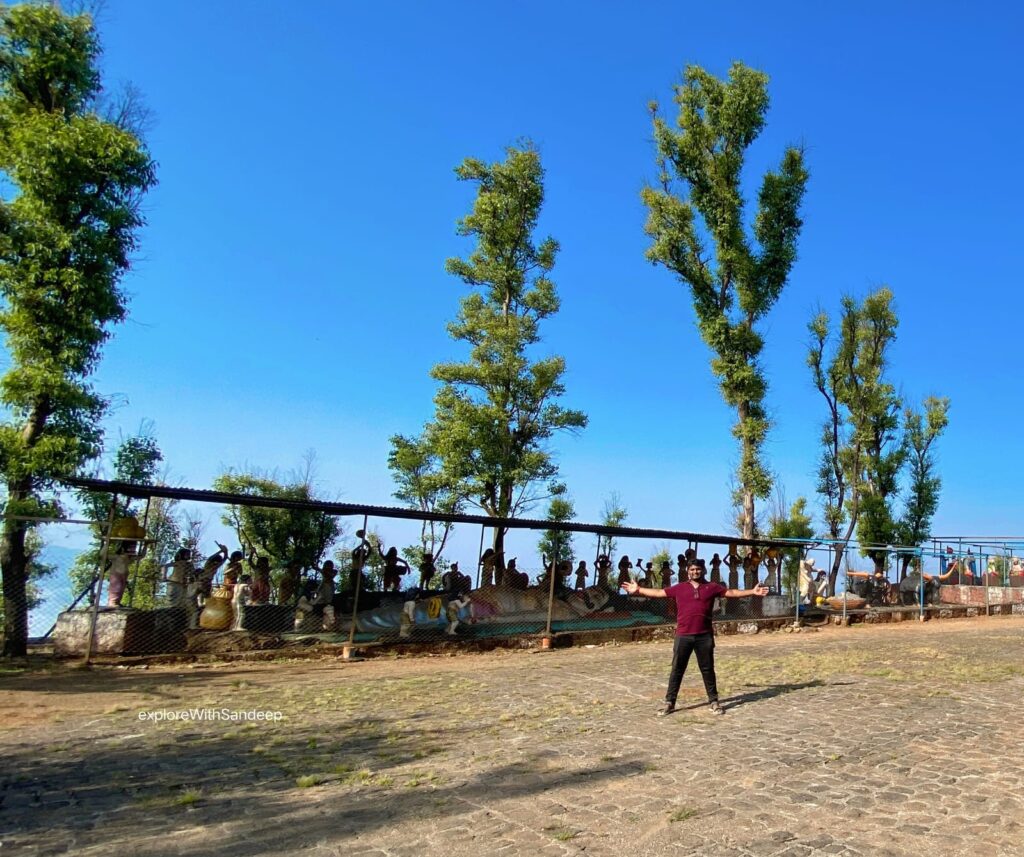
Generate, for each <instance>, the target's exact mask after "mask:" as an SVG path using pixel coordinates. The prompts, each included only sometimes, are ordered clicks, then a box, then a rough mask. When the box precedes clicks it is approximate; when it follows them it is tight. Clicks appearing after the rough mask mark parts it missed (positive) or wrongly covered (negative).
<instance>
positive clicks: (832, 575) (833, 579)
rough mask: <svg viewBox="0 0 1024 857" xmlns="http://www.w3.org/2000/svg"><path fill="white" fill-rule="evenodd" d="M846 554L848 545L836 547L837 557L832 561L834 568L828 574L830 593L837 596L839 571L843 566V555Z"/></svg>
mask: <svg viewBox="0 0 1024 857" xmlns="http://www.w3.org/2000/svg"><path fill="white" fill-rule="evenodd" d="M845 553H846V545H842V546H839V545H836V555H835V558H834V559H833V560H832V568H831V570H830V571H829V573H828V591H829V592H830V593H832V594H833V595H835V594H836V592H837V590H836V583H837V582H838V581H839V569H840V568H841V567H842V565H843V555H844V554H845Z"/></svg>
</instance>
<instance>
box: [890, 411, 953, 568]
mask: <svg viewBox="0 0 1024 857" xmlns="http://www.w3.org/2000/svg"><path fill="white" fill-rule="evenodd" d="M948 425H949V399H948V398H945V397H942V398H940V397H938V396H929V397H928V398H926V399H925V400H924V414H922V413H921V412H920V411H918V410H916V409H914V408H906V409H905V410H904V411H903V433H904V438H905V439H906V452H907V467H908V470H909V473H908V481H909V485H908V486H907V487H908V492H907V499H906V503H905V505H904V509H903V515H902V516H901V518H900V520H899V523H898V525H897V532H898V539H899V542H900V544H901V545H904V546H908V547H916V546H918V545H920V544H921V542H923V541H924V540H925V539H927V538H928V536H929V535H930V534H931V524H932V517H933V516H934V515H935V512H936V510H937V509H938V507H939V490H940V489H941V488H942V479H941V478H940V477H939V475H938V473H937V472H936V469H935V456H934V451H933V447H934V445H935V441H936V440H938V439H939V437H940V436H941V435H942V433H943V432H944V431H945V430H946V426H948ZM912 558H913V554H912V553H903V554H901V568H900V579H901V580H902V579H903V578H904V577H906V574H907V566H909V565H910V561H911V559H912Z"/></svg>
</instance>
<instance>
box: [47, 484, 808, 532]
mask: <svg viewBox="0 0 1024 857" xmlns="http://www.w3.org/2000/svg"><path fill="white" fill-rule="evenodd" d="M62 481H63V482H64V483H65V484H67V485H70V486H72V487H73V488H81V489H84V490H86V491H102V492H104V493H107V494H120V495H123V496H125V497H136V498H139V499H145V498H146V497H164V498H166V499H168V500H192V501H195V502H198V503H217V504H220V505H223V506H258V507H262V508H265V509H295V510H299V511H306V512H324V513H326V514H328V515H337V516H339V517H341V516H347V515H357V516H358V515H366V516H368V517H371V518H401V519H405V520H413V521H444V522H451V523H453V524H478V525H482V526H485V527H506V528H508V529H512V530H514V529H521V530H555V531H558V532H567V533H595V534H596V533H600V534H602V535H608V536H614V537H616V538H624V539H637V538H650V539H669V540H672V541H687V542H696V543H698V544H708V545H728V544H734V545H744V546H748V545H761V546H768V545H774V546H777V547H787V546H788V547H792V546H793V545H794V544H801V542H796V541H790V540H786V541H776V540H773V539H749V540H748V539H741V538H739V537H738V536H723V535H718V534H714V533H693V532H687V531H685V530H666V529H654V528H650V527H608V526H605V525H603V524H584V523H580V522H577V521H544V520H538V519H534V518H491V517H488V516H487V515H462V514H459V515H446V514H441V513H433V514H432V513H427V512H422V511H420V510H419V509H407V508H403V507H401V506H370V505H367V504H365V503H336V502H327V501H324V500H290V499H287V498H283V497H263V496H259V495H255V494H231V493H228V492H226V491H211V490H207V489H201V488H174V487H171V486H169V485H138V484H134V483H131V482H117V481H111V480H106V479H84V478H68V479H64V480H62ZM806 544H812V542H806Z"/></svg>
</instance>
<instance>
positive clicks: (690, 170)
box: [641, 63, 808, 538]
mask: <svg viewBox="0 0 1024 857" xmlns="http://www.w3.org/2000/svg"><path fill="white" fill-rule="evenodd" d="M675 100H676V103H677V104H678V106H679V116H678V119H677V122H676V124H677V126H678V129H679V130H674V129H673V128H671V127H670V126H669V125H668V123H667V122H665V120H664V119H662V118H661V117H660V116H658V113H657V110H658V108H657V105H656V104H655V105H652V108H651V113H652V118H653V122H654V139H655V145H656V148H657V164H658V169H659V181H660V186H659V187H646V188H644V190H643V191H642V194H641V195H642V199H643V201H644V204H645V205H646V206H647V208H648V212H649V214H648V219H647V223H646V225H645V227H644V228H645V230H646V232H647V234H648V235H649V236H650V237H651V239H652V244H651V246H650V247H649V248H648V250H647V258H648V259H649V260H650V261H651V262H654V263H656V264H662V265H664V266H665V267H667V268H668V269H669V270H671V271H673V272H674V273H675V274H676V275H677V276H678V277H679V279H680V280H682V281H683V282H684V283H686V284H687V285H688V286H689V288H690V293H691V296H692V298H693V305H694V310H695V311H696V315H697V326H698V328H699V330H700V334H701V337H702V338H703V340H704V342H705V343H706V344H707V345H708V347H709V348H710V349H711V350H712V352H713V353H714V357H713V358H712V361H711V369H712V372H713V373H714V375H715V377H716V378H717V379H718V382H719V387H720V389H721V392H722V396H723V398H724V399H725V401H726V403H727V404H729V405H730V406H732V407H734V408H735V409H736V413H737V417H738V419H737V422H736V424H735V425H734V426H733V430H732V431H733V435H734V436H735V437H736V439H737V440H738V441H739V444H740V461H739V467H738V471H737V481H738V483H739V491H740V492H741V496H742V502H743V507H744V526H743V535H744V536H745V537H747V538H750V537H752V535H753V529H754V498H756V497H760V498H763V497H766V496H768V493H769V490H770V487H771V482H770V476H769V473H768V471H767V469H766V468H765V466H764V463H763V462H762V460H761V448H762V446H763V444H764V440H765V437H766V436H767V434H768V429H769V425H770V422H769V419H768V414H767V411H766V410H765V406H764V399H765V393H766V390H767V381H766V379H765V376H764V372H763V370H762V368H761V365H760V362H759V357H760V354H761V350H762V348H763V346H764V340H763V337H762V336H761V334H760V333H759V332H758V330H757V323H758V322H759V321H761V320H762V319H763V318H764V316H765V315H766V314H767V313H768V311H769V310H770V309H771V307H772V306H773V305H774V304H775V302H776V300H777V299H778V297H779V294H780V293H781V291H782V288H783V287H784V285H785V283H786V279H787V278H788V276H789V271H790V269H791V268H792V266H793V262H794V261H795V260H796V244H797V238H798V237H799V234H800V228H801V226H802V222H801V220H800V217H799V210H800V203H801V200H802V199H803V195H804V188H805V186H806V183H807V178H808V176H807V171H806V170H805V168H804V163H803V154H802V152H801V151H800V150H799V149H796V148H790V149H787V150H786V152H785V154H784V155H783V157H782V162H781V165H780V167H779V169H778V171H769V172H767V173H766V174H765V176H764V178H763V179H762V182H761V189H760V192H759V193H758V206H757V212H756V214H755V216H754V220H753V229H752V230H749V231H750V232H751V234H750V235H748V229H747V227H746V226H745V222H744V220H745V200H744V196H743V192H742V189H741V186H740V185H741V179H742V171H743V164H744V157H745V151H746V149H747V148H748V147H749V146H750V145H751V144H752V143H753V142H754V140H755V139H756V138H757V137H758V135H759V134H760V132H761V130H762V129H763V127H764V121H765V115H766V113H767V110H768V77H767V75H765V74H763V73H762V72H759V71H755V70H753V69H750V68H748V67H747V66H745V65H743V64H742V63H735V64H734V65H733V66H732V68H731V69H730V70H729V78H728V80H727V81H722V80H719V79H718V78H715V77H714V76H712V75H710V74H708V73H707V72H706V71H704V70H703V69H701V68H699V67H697V66H688V67H687V68H686V71H685V72H684V74H683V82H682V84H681V85H679V86H677V87H676V98H675ZM676 182H678V183H679V187H678V189H677V186H676V184H675V183H676ZM709 244H710V245H711V247H712V248H713V252H712V253H709V251H708V249H707V248H708V245H709ZM712 255H713V257H714V261H713V262H712V259H711V256H712Z"/></svg>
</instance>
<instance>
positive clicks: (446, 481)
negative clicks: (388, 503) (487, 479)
mask: <svg viewBox="0 0 1024 857" xmlns="http://www.w3.org/2000/svg"><path fill="white" fill-rule="evenodd" d="M388 468H389V469H390V470H391V475H392V477H393V478H394V480H395V484H396V485H397V486H398V490H397V491H395V497H396V498H397V499H399V500H401V501H402V502H403V503H405V504H406V505H408V506H411V507H412V508H413V509H419V510H420V511H421V512H428V513H430V514H434V513H441V514H445V515H455V514H458V513H459V512H461V511H462V509H463V506H464V505H465V502H466V485H465V484H464V483H463V482H461V481H458V480H452V479H451V477H450V472H448V471H445V470H444V469H443V468H442V467H441V461H440V458H439V457H438V455H437V453H436V452H435V451H434V450H433V449H432V448H431V445H430V444H429V443H428V442H427V439H426V438H425V437H424V436H422V435H421V436H420V437H415V438H409V437H405V436H403V435H400V434H396V435H394V436H393V437H392V438H391V452H390V453H389V454H388ZM453 528H454V525H453V524H450V523H446V522H444V521H435V520H433V519H431V520H427V521H424V522H423V524H422V525H421V527H420V544H419V546H418V548H417V550H416V551H415V552H414V554H413V555H411V556H410V555H409V554H408V553H406V558H407V559H408V560H409V561H410V563H412V564H413V565H415V566H418V565H419V564H420V561H421V560H422V558H423V554H424V553H431V554H433V556H434V562H435V563H437V562H438V561H440V559H441V555H442V553H443V552H444V548H445V544H446V543H447V541H448V536H449V535H450V534H451V532H452V529H453ZM414 560H415V561H414Z"/></svg>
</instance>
